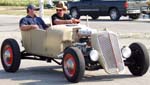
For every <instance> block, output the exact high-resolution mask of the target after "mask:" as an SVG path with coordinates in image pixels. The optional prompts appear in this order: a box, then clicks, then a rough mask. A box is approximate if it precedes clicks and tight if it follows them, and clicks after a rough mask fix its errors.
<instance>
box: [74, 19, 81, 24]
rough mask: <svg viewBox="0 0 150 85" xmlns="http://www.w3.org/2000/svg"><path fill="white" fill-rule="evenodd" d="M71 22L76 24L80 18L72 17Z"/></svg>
mask: <svg viewBox="0 0 150 85" xmlns="http://www.w3.org/2000/svg"><path fill="white" fill-rule="evenodd" d="M72 23H74V24H78V23H80V20H79V19H72Z"/></svg>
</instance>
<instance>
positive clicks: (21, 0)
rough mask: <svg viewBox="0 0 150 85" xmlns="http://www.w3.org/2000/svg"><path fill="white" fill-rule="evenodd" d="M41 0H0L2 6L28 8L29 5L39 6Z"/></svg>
mask: <svg viewBox="0 0 150 85" xmlns="http://www.w3.org/2000/svg"><path fill="white" fill-rule="evenodd" d="M38 1H39V0H0V5H1V6H26V5H28V4H29V3H33V4H35V5H38V3H39V2H38Z"/></svg>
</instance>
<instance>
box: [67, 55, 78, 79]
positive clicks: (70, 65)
mask: <svg viewBox="0 0 150 85" xmlns="http://www.w3.org/2000/svg"><path fill="white" fill-rule="evenodd" d="M64 70H65V73H66V74H67V75H68V76H69V77H72V76H74V74H75V71H76V63H75V60H74V57H73V56H72V55H71V54H67V55H66V56H65V58H64Z"/></svg>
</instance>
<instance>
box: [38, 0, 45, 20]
mask: <svg viewBox="0 0 150 85" xmlns="http://www.w3.org/2000/svg"><path fill="white" fill-rule="evenodd" d="M39 7H40V12H39V16H40V17H41V18H43V17H44V0H39Z"/></svg>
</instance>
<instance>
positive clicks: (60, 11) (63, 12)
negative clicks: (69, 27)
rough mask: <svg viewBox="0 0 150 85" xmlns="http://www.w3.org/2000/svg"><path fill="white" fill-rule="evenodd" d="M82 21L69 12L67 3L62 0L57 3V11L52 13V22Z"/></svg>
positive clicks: (56, 23) (70, 22) (72, 22)
mask: <svg viewBox="0 0 150 85" xmlns="http://www.w3.org/2000/svg"><path fill="white" fill-rule="evenodd" d="M78 23H80V20H79V19H74V18H72V17H71V16H70V15H68V14H67V7H66V6H65V4H64V3H63V2H62V1H60V2H58V3H57V4H56V13H55V14H54V15H52V24H53V25H58V24H78Z"/></svg>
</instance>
